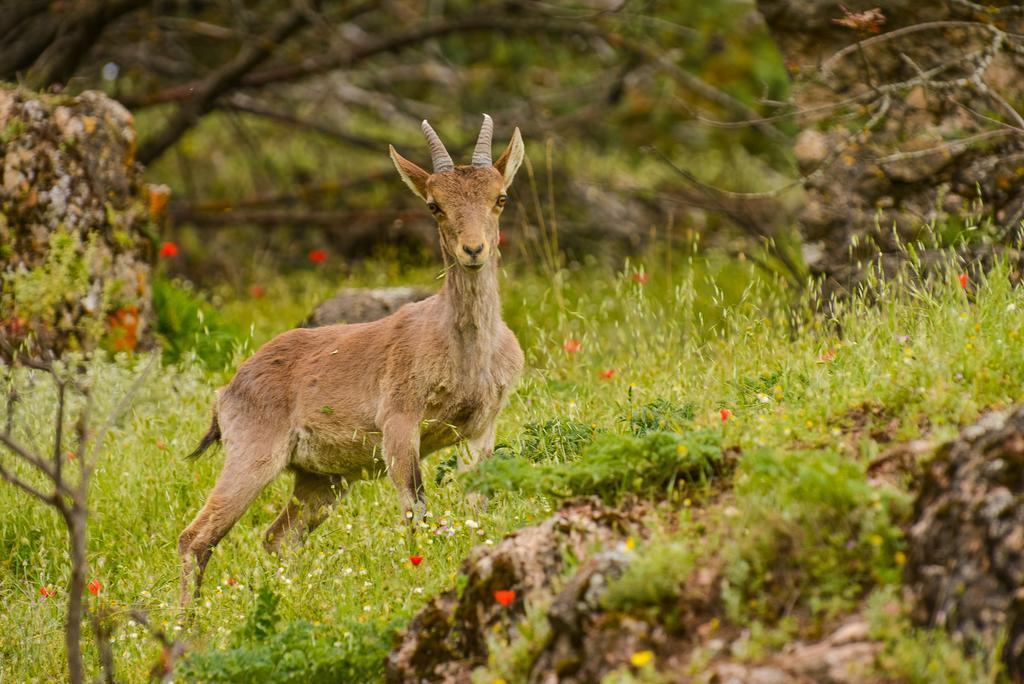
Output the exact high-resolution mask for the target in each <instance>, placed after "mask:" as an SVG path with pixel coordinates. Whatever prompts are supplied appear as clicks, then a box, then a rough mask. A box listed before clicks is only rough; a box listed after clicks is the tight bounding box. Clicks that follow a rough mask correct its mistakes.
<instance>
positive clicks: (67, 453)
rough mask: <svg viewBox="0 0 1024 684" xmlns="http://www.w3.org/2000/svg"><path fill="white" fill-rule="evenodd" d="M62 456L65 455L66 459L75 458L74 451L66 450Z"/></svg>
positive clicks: (72, 459)
mask: <svg viewBox="0 0 1024 684" xmlns="http://www.w3.org/2000/svg"><path fill="white" fill-rule="evenodd" d="M64 456H65V457H66V458H67V459H68V460H69V461H74V460H75V459H76V458H77V456H75V452H74V451H68V452H66V453H65V454H64Z"/></svg>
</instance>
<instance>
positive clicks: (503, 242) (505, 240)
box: [498, 232, 508, 247]
mask: <svg viewBox="0 0 1024 684" xmlns="http://www.w3.org/2000/svg"><path fill="white" fill-rule="evenodd" d="M507 244H508V238H507V237H505V234H504V233H501V232H499V233H498V246H499V247H504V246H505V245H507Z"/></svg>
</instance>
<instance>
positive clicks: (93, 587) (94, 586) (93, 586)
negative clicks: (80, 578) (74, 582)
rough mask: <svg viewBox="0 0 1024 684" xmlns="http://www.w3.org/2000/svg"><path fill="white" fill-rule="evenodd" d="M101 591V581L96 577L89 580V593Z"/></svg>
mask: <svg viewBox="0 0 1024 684" xmlns="http://www.w3.org/2000/svg"><path fill="white" fill-rule="evenodd" d="M101 591H103V582H100V581H99V580H98V579H94V580H93V581H92V582H89V593H90V594H92V595H93V596H96V595H98V594H99V593H100V592H101Z"/></svg>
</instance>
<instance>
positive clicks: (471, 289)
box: [441, 255, 501, 358]
mask: <svg viewBox="0 0 1024 684" xmlns="http://www.w3.org/2000/svg"><path fill="white" fill-rule="evenodd" d="M445 267H446V270H447V275H446V277H445V283H444V288H443V289H442V290H441V298H442V300H443V301H444V304H445V307H446V309H447V311H446V313H447V318H448V323H449V328H450V330H451V333H452V339H453V342H454V343H455V344H456V345H457V346H458V347H461V348H463V349H465V351H466V352H467V353H470V354H473V356H470V358H480V357H478V356H476V353H479V352H482V351H486V350H487V349H489V348H492V344H493V342H494V339H495V337H496V336H497V334H498V329H499V325H500V322H501V299H500V298H499V296H498V266H497V264H496V263H495V261H494V260H493V259H492V260H489V261H488V262H487V264H485V265H484V267H483V268H482V269H480V270H479V271H476V272H468V271H466V270H464V269H463V268H462V267H460V266H459V265H458V264H457V263H454V260H453V259H451V258H450V257H447V255H446V258H445Z"/></svg>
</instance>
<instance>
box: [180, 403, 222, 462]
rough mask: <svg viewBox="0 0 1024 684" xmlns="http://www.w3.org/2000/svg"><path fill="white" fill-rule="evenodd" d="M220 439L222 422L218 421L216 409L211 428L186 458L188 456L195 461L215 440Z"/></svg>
mask: <svg viewBox="0 0 1024 684" xmlns="http://www.w3.org/2000/svg"><path fill="white" fill-rule="evenodd" d="M219 441H220V423H218V422H217V411H216V410H214V412H213V421H212V422H211V423H210V429H209V430H207V431H206V434H205V435H203V438H202V439H201V440H199V445H198V446H197V447H196V448H195V450H194V451H193V452H192V453H191V454H189V455H188V456H186V457H185V458H187V459H188V460H190V461H194V460H195V459H197V458H199V457H200V456H202V455H203V452H204V451H206V450H207V449H209V448H210V445H212V444H213V443H214V442H219Z"/></svg>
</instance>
